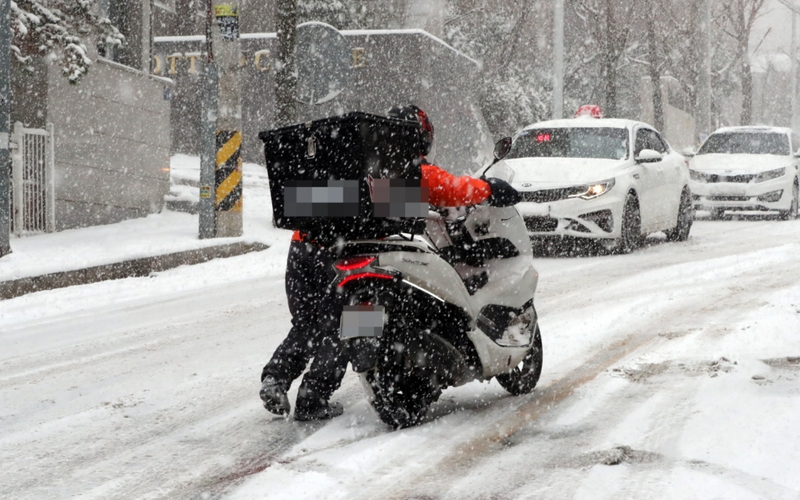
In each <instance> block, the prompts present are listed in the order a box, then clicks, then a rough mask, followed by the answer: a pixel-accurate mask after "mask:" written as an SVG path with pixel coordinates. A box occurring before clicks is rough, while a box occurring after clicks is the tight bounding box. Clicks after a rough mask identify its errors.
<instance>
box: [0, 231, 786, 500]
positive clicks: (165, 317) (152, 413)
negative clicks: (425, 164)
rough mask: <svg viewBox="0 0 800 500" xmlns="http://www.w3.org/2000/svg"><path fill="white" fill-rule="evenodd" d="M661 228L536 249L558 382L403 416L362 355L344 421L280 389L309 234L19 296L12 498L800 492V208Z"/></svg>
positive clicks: (6, 437) (8, 483)
mask: <svg viewBox="0 0 800 500" xmlns="http://www.w3.org/2000/svg"><path fill="white" fill-rule="evenodd" d="M285 239H286V240H288V233H287V238H285ZM651 242H652V243H653V244H652V245H651V246H649V247H647V248H644V249H642V250H639V251H637V252H635V253H634V254H632V255H628V256H604V257H584V258H542V259H538V260H537V269H538V270H539V272H540V275H541V279H540V285H539V290H538V292H537V309H538V311H539V314H540V318H541V327H542V335H543V340H544V345H545V367H544V371H543V375H542V380H541V382H540V386H539V388H537V390H536V391H534V393H533V394H530V395H528V396H523V397H512V396H509V395H508V394H506V393H505V392H504V391H503V390H502V389H501V388H500V386H499V385H497V384H496V383H495V382H492V383H484V384H480V383H472V384H469V385H467V386H464V387H461V388H458V389H452V390H449V391H447V392H446V393H445V394H444V395H443V397H442V400H441V401H440V402H439V403H438V404H437V405H436V406H435V407H434V409H433V412H432V413H433V418H431V420H430V421H429V422H428V423H426V424H424V425H422V426H419V427H417V428H412V429H405V430H402V431H397V432H393V431H390V430H389V429H388V428H387V427H386V426H384V425H383V424H382V423H381V422H380V421H379V420H378V418H377V416H375V415H374V414H373V413H372V412H371V410H370V409H369V408H368V406H367V404H366V402H365V401H364V398H363V395H362V392H361V387H360V383H359V381H358V379H357V378H356V377H355V376H353V374H352V373H349V374H348V375H347V377H346V378H345V381H344V384H343V386H342V388H341V389H340V391H339V392H338V393H337V395H336V398H337V399H338V400H340V401H342V402H343V403H344V404H345V407H346V411H345V414H344V415H343V416H342V417H339V418H337V419H335V420H333V421H331V422H325V423H310V424H300V423H296V422H293V421H291V420H288V421H287V420H283V419H280V418H273V417H272V416H271V415H270V414H268V413H267V412H266V411H264V410H263V409H262V408H261V406H260V401H259V399H258V396H257V392H258V388H259V383H258V377H259V374H260V370H261V367H262V365H263V364H264V362H265V361H266V360H267V358H268V356H269V355H270V354H271V352H272V350H273V349H274V348H275V347H276V345H277V344H278V343H279V342H280V340H281V339H282V337H283V336H284V335H285V333H286V331H287V330H288V326H289V317H288V312H287V310H286V303H285V296H284V293H283V275H282V272H283V267H284V260H285V253H286V248H287V245H288V242H284V243H283V244H279V245H275V246H273V247H272V248H270V249H269V250H267V251H265V252H261V253H257V254H250V255H245V256H241V257H236V258H231V259H226V260H221V261H214V262H210V263H206V264H202V265H198V266H193V267H186V268H178V269H175V270H172V271H168V272H164V273H160V274H158V275H155V276H152V277H150V278H136V279H128V280H120V281H115V282H105V283H98V284H93V285H87V286H82V287H73V288H69V289H62V290H53V291H48V292H40V293H36V294H32V295H28V296H24V297H20V298H17V299H13V300H7V301H2V302H0V330H1V332H2V333H0V428H1V429H2V433H0V462H1V463H2V464H3V465H2V469H1V470H0V497H2V498H37V499H40V498H54V499H55V498H198V497H212V498H214V497H232V498H237V499H249V498H253V499H261V498H275V499H285V498H291V499H293V500H301V499H320V498H326V499H328V498H330V499H339V498H342V499H345V498H347V499H351V498H356V499H357V498H363V499H373V498H396V499H411V498H427V499H437V500H438V499H489V498H492V499H506V498H509V499H511V498H514V499H516V498H642V497H648V498H709V497H716V498H793V499H796V498H798V497H799V496H800V474H798V473H797V471H798V470H800V432H798V431H797V429H800V220H798V221H794V222H779V221H768V220H758V221H721V222H710V221H700V222H697V223H696V224H695V227H694V229H693V233H692V237H691V238H690V240H689V241H688V242H686V243H677V244H676V243H664V242H663V240H656V241H651ZM293 392H294V391H293ZM291 396H292V399H293V394H292V395H291Z"/></svg>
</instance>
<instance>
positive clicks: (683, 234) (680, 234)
mask: <svg viewBox="0 0 800 500" xmlns="http://www.w3.org/2000/svg"><path fill="white" fill-rule="evenodd" d="M693 220H694V208H693V207H692V195H690V194H689V191H687V190H684V191H683V193H682V194H681V205H680V207H679V208H678V224H677V225H676V226H675V227H674V228H672V229H669V230H667V231H664V233H665V234H666V235H667V240H668V241H686V240H687V239H689V231H691V229H692V221H693Z"/></svg>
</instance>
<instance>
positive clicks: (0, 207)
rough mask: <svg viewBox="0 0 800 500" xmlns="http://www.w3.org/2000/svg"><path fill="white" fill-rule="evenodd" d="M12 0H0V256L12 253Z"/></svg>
mask: <svg viewBox="0 0 800 500" xmlns="http://www.w3.org/2000/svg"><path fill="white" fill-rule="evenodd" d="M10 13H11V0H0V257H3V256H4V255H8V254H10V253H11V244H10V239H11V201H10V196H9V195H10V193H9V191H10V188H11V154H10V151H9V149H8V147H9V133H10V132H11V21H10V19H9V17H8V16H9V14H10Z"/></svg>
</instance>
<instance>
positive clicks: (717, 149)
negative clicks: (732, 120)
mask: <svg viewBox="0 0 800 500" xmlns="http://www.w3.org/2000/svg"><path fill="white" fill-rule="evenodd" d="M712 153H723V154H747V155H782V156H785V155H788V154H790V151H789V137H788V136H787V135H786V134H781V133H777V132H724V133H720V134H711V136H709V138H708V139H707V140H706V142H705V143H704V144H703V146H702V147H701V148H700V150H699V151H698V152H697V154H699V155H706V154H712Z"/></svg>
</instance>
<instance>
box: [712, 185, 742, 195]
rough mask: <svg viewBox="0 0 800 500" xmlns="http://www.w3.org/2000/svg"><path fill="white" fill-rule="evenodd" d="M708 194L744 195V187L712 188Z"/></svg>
mask: <svg viewBox="0 0 800 500" xmlns="http://www.w3.org/2000/svg"><path fill="white" fill-rule="evenodd" d="M709 194H710V195H711V196H746V194H745V190H744V188H737V187H725V188H712V189H711V190H710V193H709Z"/></svg>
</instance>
